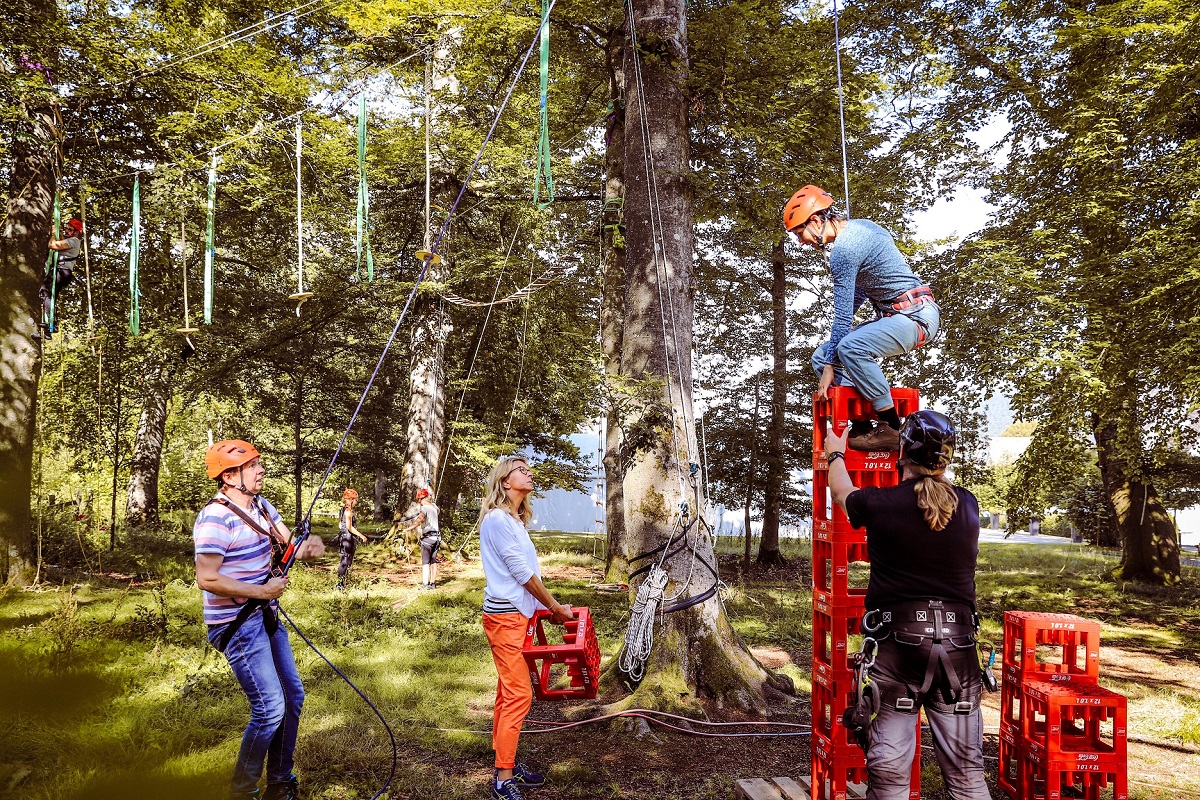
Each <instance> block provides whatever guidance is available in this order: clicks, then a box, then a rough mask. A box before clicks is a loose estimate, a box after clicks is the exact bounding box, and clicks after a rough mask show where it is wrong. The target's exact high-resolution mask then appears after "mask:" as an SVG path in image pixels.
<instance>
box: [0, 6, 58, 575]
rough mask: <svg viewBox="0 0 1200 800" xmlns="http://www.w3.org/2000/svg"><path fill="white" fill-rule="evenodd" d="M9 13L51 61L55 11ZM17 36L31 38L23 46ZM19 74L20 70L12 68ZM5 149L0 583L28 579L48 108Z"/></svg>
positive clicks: (21, 126) (50, 139) (22, 48)
mask: <svg viewBox="0 0 1200 800" xmlns="http://www.w3.org/2000/svg"><path fill="white" fill-rule="evenodd" d="M18 8H19V9H21V10H23V13H16V12H14V16H15V17H16V19H15V21H14V26H13V27H14V31H13V32H14V33H15V35H16V37H17V39H16V44H17V47H16V48H15V49H14V51H13V52H23V53H25V55H26V56H27V57H28V59H29V60H30V61H34V62H37V61H40V62H41V63H44V64H45V63H54V62H53V60H52V59H50V58H48V57H47V56H48V55H49V54H48V53H46V52H41V51H39V49H38V47H37V45H36V42H44V43H46V44H52V37H46V36H44V35H43V33H44V31H46V30H49V29H51V28H52V26H53V21H54V17H55V15H56V14H57V7H56V6H55V4H54V3H52V2H48V0H28V2H26V3H25V4H23V5H21V4H18ZM22 33H25V34H27V35H28V36H29V37H31V38H30V40H29V41H28V42H25V43H22V40H21V39H22ZM18 69H25V68H24V67H18ZM20 111H21V112H23V113H22V115H21V118H20V120H19V121H18V122H17V123H16V125H15V126H14V128H15V129H14V130H13V132H12V136H11V141H10V144H9V157H10V159H11V160H10V171H9V174H8V202H7V205H6V207H5V209H4V220H3V222H0V352H2V353H3V355H2V356H0V358H2V359H3V361H2V362H0V542H3V548H2V549H0V581H7V580H9V579H13V580H19V581H24V580H25V579H26V576H28V577H32V575H33V567H34V564H33V543H32V538H31V537H32V529H33V525H32V514H31V508H30V499H31V497H32V496H33V486H32V478H33V440H34V435H35V431H36V419H37V387H38V380H39V379H40V378H41V374H42V350H41V341H40V340H39V339H38V338H36V337H37V334H38V322H39V321H40V320H41V313H42V312H41V301H40V300H39V299H38V285H39V283H40V282H41V280H42V273H43V270H44V267H45V263H46V242H47V241H48V240H49V238H50V226H51V223H52V218H53V213H54V192H55V189H56V187H55V177H54V169H53V158H54V139H55V130H54V109H53V108H52V107H51V106H48V105H46V106H30V105H25V106H24V107H23V108H21V109H20Z"/></svg>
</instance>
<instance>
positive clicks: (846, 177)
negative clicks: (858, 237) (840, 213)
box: [833, 0, 850, 219]
mask: <svg viewBox="0 0 1200 800" xmlns="http://www.w3.org/2000/svg"><path fill="white" fill-rule="evenodd" d="M833 44H834V49H835V50H836V51H837V83H838V122H839V124H840V125H841V130H842V183H843V188H844V190H845V193H846V219H850V166H849V161H847V159H846V106H845V103H844V102H843V99H842V38H841V35H840V34H839V33H838V6H837V0H833Z"/></svg>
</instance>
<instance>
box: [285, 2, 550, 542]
mask: <svg viewBox="0 0 1200 800" xmlns="http://www.w3.org/2000/svg"><path fill="white" fill-rule="evenodd" d="M555 2H557V0H550V4H549V5H548V6H547V7H546V13H545V14H544V15H543V16H542V24H541V25H540V26H539V27H538V32H537V34H536V35H535V36H534V37H533V41H532V42H530V44H529V49H528V50H526V51H525V58H524V59H522V60H521V66H520V68H519V69H518V70H517V74H516V75H515V76H514V77H513V80H512V84H511V85H510V86H509V87H508V94H506V95H504V102H502V103H501V104H500V108H499V109H497V111H496V118H495V119H494V120H492V127H491V128H489V129H488V132H487V136H485V137H484V139H483V144H481V145H480V146H479V152H478V153H477V154H476V156H475V161H474V163H472V164H471V169H470V170H469V171H468V172H467V177H466V179H465V180H463V182H462V188H461V189H459V191H458V197H456V198H455V199H454V203H453V205H451V206H450V212H449V213H448V214H447V215H446V221H445V222H444V223H442V227H441V230H439V231H438V235H437V239H435V240H434V242H433V246H432V247H430V248H429V255H428V256H426V257H425V261H424V263H422V264H421V271H420V273H419V274H418V275H417V279H416V281H415V282H414V283H413V288H412V291H411V292H409V295H408V300H406V301H405V302H404V308H403V310H401V312H400V317H399V319H397V320H396V326H395V327H394V328H392V334H391V336H389V337H388V340H387V344H385V345H384V347H383V352H382V353H380V354H379V362H378V363H377V364H375V371H374V372H372V373H371V379H370V380H368V381H367V386H366V388H365V389H363V393H362V397H360V398H359V400H358V406H357V407H356V408H355V409H354V413H353V414H352V415H351V416H350V424H349V425H347V426H346V431H345V433H343V434H342V438H341V441H339V442H338V446H337V449H336V450H334V452H333V458H332V459H331V460H330V462H329V467H328V468H327V469H326V470H325V474H324V475H323V476H321V483H320V484H319V485H318V486H317V493H316V494H315V495H313V499H312V502H311V503H309V505H308V511H306V512H305V514H304V523H307V522H308V521H309V519H311V517H312V513H313V508H314V507H315V506H316V505H317V500H319V499H320V497H321V492H322V491H323V490H324V488H325V482H326V481H327V480H329V475H330V473H331V472H333V467H334V465H335V464H336V463H337V460H338V456H339V455H341V452H342V447H343V446H344V445H345V444H346V439H348V438H349V437H350V429H351V428H353V427H354V423H355V421H356V420H357V419H358V413H359V412H360V411H361V410H362V407H363V403H365V402H366V400H367V394H368V393H369V392H370V391H371V386H373V385H374V383H375V379H376V378H377V377H378V376H379V370H380V368H381V367H383V360H384V359H385V358H386V357H387V354H388V350H390V349H391V347H392V342H393V341H395V339H396V334H397V333H399V332H400V324H401V323H402V322H404V317H405V315H407V314H408V308H409V306H410V305H412V301H413V298H415V297H416V296H417V290H418V288H419V287H420V286H421V281H423V280H424V279H425V274H426V273H427V272H428V271H429V265H430V263H431V262H432V261H433V257H434V255H435V254H436V253H437V251H438V247H440V246H441V244H442V239H443V238H444V237H445V236H446V233H447V231H449V230H450V224H451V223H452V222H453V221H454V212H455V210H457V208H458V204H459V203H460V202H462V199H463V196H464V195H465V194H466V193H467V187H468V186H470V185H471V178H472V177H473V176H474V175H475V170H476V168H477V167H478V166H479V162H480V160H481V159H482V158H483V151H484V150H485V149H486V148H487V146H488V142H490V141H491V139H492V135H493V134H494V133H495V132H496V126H497V125H499V124H500V117H501V116H502V115H503V114H504V109H505V108H506V107H507V106H508V101H509V99H510V98H511V97H512V94H513V90H515V89H516V88H517V82H518V81H519V80H520V79H521V74H522V73H524V72H525V65H526V64H528V63H529V58H530V56H532V55H533V51H534V48H536V47H537V44H538V40H539V39H541V36H542V30H543V29H544V28H545V27H546V25H547V24H548V21H549V19H550V11H551V10H552V9H553V8H554V3H555Z"/></svg>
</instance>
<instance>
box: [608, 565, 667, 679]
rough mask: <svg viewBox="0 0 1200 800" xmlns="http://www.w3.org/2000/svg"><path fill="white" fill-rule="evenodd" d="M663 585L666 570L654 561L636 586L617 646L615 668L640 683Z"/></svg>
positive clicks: (660, 603) (664, 586)
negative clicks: (621, 644) (622, 637)
mask: <svg viewBox="0 0 1200 800" xmlns="http://www.w3.org/2000/svg"><path fill="white" fill-rule="evenodd" d="M664 552H666V551H664ZM666 588H667V571H666V570H665V569H663V568H662V567H660V566H659V565H658V564H655V565H654V566H653V567H651V568H650V571H649V573H647V575H646V579H645V580H644V581H642V585H641V586H640V587H639V588H638V593H637V599H636V600H634V603H633V611H632V612H631V613H630V616H629V629H628V630H627V631H625V646H624V647H622V648H621V655H620V657H619V659H618V662H617V668H618V669H620V670H621V672H623V673H624V674H626V675H628V676H629V679H630V680H631V681H633V682H634V683H639V682H641V680H642V678H644V677H645V675H646V662H647V661H649V660H650V650H651V649H652V648H653V647H654V617H655V615H656V614H657V613H658V609H659V606H661V605H662V601H663V593H664V590H665V589H666Z"/></svg>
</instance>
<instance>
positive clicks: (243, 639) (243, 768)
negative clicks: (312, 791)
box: [208, 611, 304, 795]
mask: <svg viewBox="0 0 1200 800" xmlns="http://www.w3.org/2000/svg"><path fill="white" fill-rule="evenodd" d="M224 627H225V626H223V625H222V626H214V627H210V628H209V629H208V639H209V641H210V642H214V643H215V642H216V640H217V637H219V636H220V634H221V631H222V630H224ZM225 658H226V659H228V660H229V666H230V667H232V668H233V674H234V677H236V678H237V682H238V683H239V684H241V687H242V691H244V692H245V693H246V697H247V699H249V700H250V724H249V725H247V726H246V732H245V734H243V735H242V749H241V751H240V752H239V753H238V760H237V767H235V768H234V770H233V783H232V785H231V791H232V793H233V794H234V795H238V794H245V793H248V792H250V791H253V789H254V787H256V786H258V780H259V778H261V777H262V773H263V762H264V761H265V762H266V766H267V783H268V784H270V783H284V782H285V781H287V779H288V778H289V777H290V776H291V774H292V766H293V763H294V762H293V754H294V753H295V750H296V732H297V731H298V730H299V728H300V709H301V707H302V706H303V705H304V686H303V685H302V684H301V683H300V673H299V672H298V671H297V670H296V659H295V658H294V657H293V656H292V645H291V642H289V641H288V635H287V629H286V628H285V627H284V624H283V621H282V620H281V621H280V623H279V627H278V628H277V629H276V630H275V633H274V634H268V633H267V629H266V626H265V625H264V624H263V612H262V611H257V612H255V613H254V614H252V615H251V616H250V618H249V619H247V620H246V622H245V623H243V624H242V627H240V628H238V631H237V633H235V634H234V635H233V638H232V639H231V640H230V641H229V646H228V647H226V648H225Z"/></svg>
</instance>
